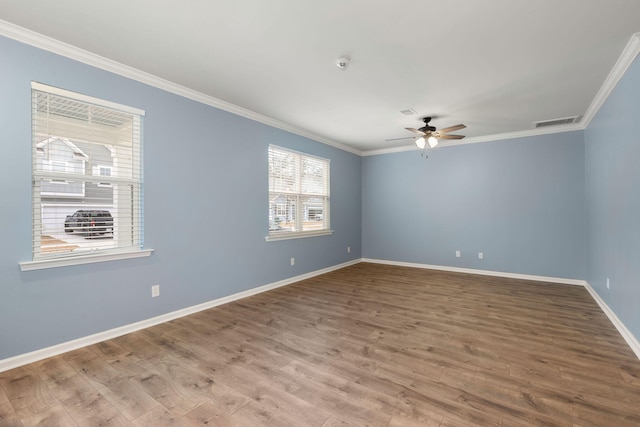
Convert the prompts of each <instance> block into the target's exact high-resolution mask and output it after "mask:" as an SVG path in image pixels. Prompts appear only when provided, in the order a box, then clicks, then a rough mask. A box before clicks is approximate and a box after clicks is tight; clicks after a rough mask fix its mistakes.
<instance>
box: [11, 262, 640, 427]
mask: <svg viewBox="0 0 640 427" xmlns="http://www.w3.org/2000/svg"><path fill="white" fill-rule="evenodd" d="M33 425H42V426H154V427H156V426H198V425H210V426H260V425H265V426H296V427H298V426H323V427H333V426H388V427H398V426H441V427H445V426H476V425H478V426H527V425H535V426H575V427H577V426H580V427H586V426H611V427H623V426H639V425H640V361H639V360H638V359H637V358H636V357H635V355H634V354H633V352H632V351H631V349H630V348H629V347H628V346H627V344H626V343H625V342H624V340H623V339H622V337H621V336H620V335H619V333H618V332H617V331H616V330H615V328H614V327H613V325H612V324H611V322H610V321H609V320H608V319H607V317H606V316H605V315H604V313H602V311H601V310H600V309H599V307H598V306H597V304H596V303H595V302H594V301H593V299H592V298H591V296H590V295H589V294H588V292H587V291H586V290H585V289H583V288H582V287H579V286H570V285H551V284H546V283H540V282H531V281H524V280H514V279H506V278H496V277H487V276H475V275H466V274H458V273H449V272H438V271H433V270H423V269H413V268H405V267H393V266H385V265H376V264H366V263H362V264H357V265H354V266H351V267H348V268H345V269H342V270H338V271H335V272H332V273H329V274H325V275H322V276H318V277H315V278H312V279H308V280H305V281H302V282H299V283H296V284H293V285H290V286H286V287H283V288H279V289H276V290H273V291H270V292H266V293H263V294H260V295H256V296H253V297H250V298H246V299H243V300H241V301H236V302H233V303H230V304H226V305H223V306H220V307H217V308H214V309H210V310H207V311H203V312H200V313H197V314H194V315H191V316H188V317H184V318H181V319H177V320H174V321H171V322H168V323H165V324H162V325H159V326H156V327H153V328H149V329H146V330H143V331H139V332H136V333H132V334H129V335H126V336H123V337H120V338H116V339H112V340H109V341H106V342H103V343H100V344H96V345H93V346H90V347H86V348H83V349H80V350H76V351H72V352H69V353H66V354H63V355H60V356H57V357H53V358H50V359H47V360H43V361H40V362H37V363H33V364H31V365H27V366H23V367H20V368H17V369H14V370H11V371H7V372H3V373H0V426H3V427H4V426H33Z"/></svg>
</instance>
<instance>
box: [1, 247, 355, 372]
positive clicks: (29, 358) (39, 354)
mask: <svg viewBox="0 0 640 427" xmlns="http://www.w3.org/2000/svg"><path fill="white" fill-rule="evenodd" d="M360 262H361V260H360V259H355V260H352V261H348V262H345V263H342V264H338V265H334V266H331V267H327V268H323V269H320V270H316V271H312V272H310V273H306V274H301V275H299V276H295V277H290V278H288V279H284V280H280V281H278V282H274V283H269V284H267V285H264V286H259V287H257V288H253V289H249V290H246V291H243V292H238V293H237V294H233V295H229V296H226V297H222V298H218V299H215V300H212V301H208V302H205V303H202V304H198V305H194V306H191V307H187V308H183V309H181V310H176V311H172V312H171V313H166V314H162V315H160V316H157V317H152V318H150V319H146V320H141V321H140V322H135V323H131V324H129V325H124V326H120V327H118V328H115V329H110V330H108V331H104V332H99V333H97V334H93V335H89V336H86V337H83V338H78V339H75V340H73V341H68V342H64V343H61V344H57V345H54V346H51V347H47V348H43V349H40V350H36V351H32V352H30V353H25V354H19V355H17V356H14V357H10V358H7V359H3V360H0V372H4V371H8V370H9V369H14V368H17V367H19V366H23V365H27V364H29V363H33V362H37V361H39V360H43V359H46V358H48V357H53V356H57V355H59V354H62V353H66V352H68V351H72V350H77V349H79V348H82V347H86V346H88V345H92V344H96V343H99V342H102V341H106V340H110V339H113V338H117V337H119V336H122V335H126V334H129V333H131V332H135V331H139V330H141V329H145V328H149V327H151V326H155V325H159V324H161V323H164V322H168V321H170V320H174V319H178V318H180V317H184V316H188V315H190V314H194V313H197V312H199V311H203V310H207V309H209V308H213V307H216V306H219V305H222V304H226V303H229V302H232V301H236V300H239V299H242V298H246V297H250V296H252V295H256V294H259V293H262V292H266V291H270V290H272V289H276V288H279V287H282V286H287V285H290V284H292V283H295V282H299V281H301V280H304V279H309V278H311V277H315V276H319V275H321V274H325V273H329V272H331V271H334V270H338V269H340V268H344V267H348V266H350V265H353V264H358V263H360Z"/></svg>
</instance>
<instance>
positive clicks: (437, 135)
mask: <svg viewBox="0 0 640 427" xmlns="http://www.w3.org/2000/svg"><path fill="white" fill-rule="evenodd" d="M422 121H423V122H424V126H422V127H421V128H419V129H414V128H405V129H406V130H408V131H409V132H413V133H415V134H418V135H419V137H417V138H416V145H417V146H418V148H420V149H422V148H425V147H426V145H427V143H428V144H429V147H431V148H433V147H435V146H436V145H438V139H462V138H464V135H450V134H449V132H454V131H456V130H460V129H464V128H466V127H467V126H465V125H463V124H459V125H454V126H449V127H446V128H443V129H440V130H437V129H436V127H435V126H430V125H429V122H430V121H431V117H424V118H423V119H422ZM396 139H405V138H396ZM388 141H392V140H388Z"/></svg>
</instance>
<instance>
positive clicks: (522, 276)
mask: <svg viewBox="0 0 640 427" xmlns="http://www.w3.org/2000/svg"><path fill="white" fill-rule="evenodd" d="M362 262H371V263H375V264H388V265H397V266H400V267H414V268H426V269H429V270H441V271H452V272H454V273H467V274H480V275H483V276H495V277H508V278H511V279H523V280H535V281H537V282H550V283H562V284H564V285H576V286H584V284H585V281H584V280H576V279H564V278H561V277H547V276H532V275H529V274H519V273H505V272H502V271H491V270H476V269H473V268H461V267H449V266H446V265H430V264H416V263H412V262H402V261H387V260H382V259H371V258H362Z"/></svg>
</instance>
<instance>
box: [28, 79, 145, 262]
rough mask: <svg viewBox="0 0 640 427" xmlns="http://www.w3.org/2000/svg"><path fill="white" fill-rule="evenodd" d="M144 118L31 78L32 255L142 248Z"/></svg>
mask: <svg viewBox="0 0 640 427" xmlns="http://www.w3.org/2000/svg"><path fill="white" fill-rule="evenodd" d="M143 116H144V111H141V110H138V109H135V108H132V107H128V106H123V105H119V104H114V103H111V102H108V101H104V100H100V99H96V98H92V97H88V96H85V95H82V94H77V93H74V92H69V91H66V90H63V89H59V88H54V87H51V86H46V85H43V84H40V83H35V82H34V83H32V117H33V119H32V147H33V149H32V175H33V179H32V205H33V214H32V220H33V261H36V260H43V259H51V258H69V259H70V258H74V257H86V256H87V255H94V254H100V253H121V252H124V251H136V250H140V249H141V248H142V229H143V227H142V152H141V148H142V117H143Z"/></svg>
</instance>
